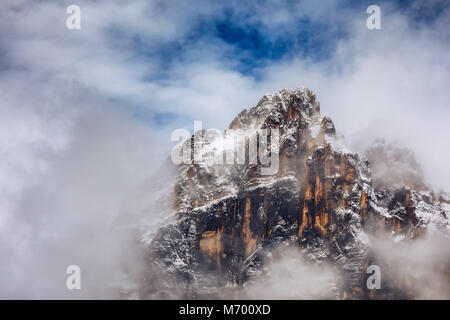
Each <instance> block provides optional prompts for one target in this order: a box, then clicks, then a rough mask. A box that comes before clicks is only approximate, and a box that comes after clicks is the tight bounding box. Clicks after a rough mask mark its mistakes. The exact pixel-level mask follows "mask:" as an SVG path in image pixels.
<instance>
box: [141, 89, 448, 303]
mask: <svg viewBox="0 0 450 320" xmlns="http://www.w3.org/2000/svg"><path fill="white" fill-rule="evenodd" d="M229 128H230V129H234V130H236V129H239V130H241V131H240V132H245V134H248V135H249V136H251V135H252V133H253V132H256V131H257V130H260V129H266V130H268V131H269V132H271V130H277V131H278V132H279V168H278V171H277V172H276V173H275V174H273V175H262V174H261V166H260V165H254V164H239V165H231V164H228V165H226V164H212V165H206V164H195V163H194V161H193V159H194V158H193V157H192V158H191V160H192V161H191V162H190V163H188V164H183V165H180V166H179V168H178V170H179V175H178V180H177V182H176V184H175V187H174V207H175V208H176V212H175V213H174V218H173V219H172V220H170V221H169V222H167V223H166V224H165V225H164V226H162V227H161V228H160V230H159V231H158V233H157V234H156V236H155V237H153V238H152V239H151V241H149V240H148V239H146V250H147V270H146V272H145V279H144V280H143V285H142V288H141V292H140V296H141V297H142V298H192V299H195V298H224V297H225V298H236V297H246V295H245V290H244V289H245V287H246V285H247V284H248V283H251V282H252V281H258V277H270V274H268V273H267V272H266V271H267V270H266V269H265V263H266V261H268V257H270V256H271V252H272V250H274V249H275V248H279V247H280V246H289V247H292V246H295V247H296V248H298V250H299V252H300V253H301V255H302V257H304V258H305V259H306V260H302V262H301V263H305V262H304V261H307V262H308V263H311V264H316V265H321V264H330V265H333V266H334V267H335V268H336V269H337V270H338V274H337V275H336V277H335V280H331V281H330V284H329V286H330V290H329V291H327V294H326V295H325V296H321V297H322V298H323V297H325V298H332V299H341V298H344V299H345V298H349V299H354V298H355V299H358V298H386V297H387V298H404V297H408V294H407V293H404V292H402V291H401V289H398V288H396V287H395V286H386V289H385V290H369V289H367V287H366V279H367V276H368V275H367V274H366V270H367V268H368V266H369V265H370V264H372V263H376V262H377V261H376V257H375V256H374V253H373V252H372V251H371V249H370V239H369V237H368V235H370V234H387V235H389V236H397V237H398V238H401V239H402V240H404V241H408V240H411V241H412V240H413V239H415V238H417V237H419V236H420V234H421V233H422V232H423V230H424V229H426V228H427V226H428V225H430V224H433V225H434V226H437V228H440V229H442V230H443V232H446V230H448V222H449V220H448V217H449V203H450V197H449V196H448V195H447V194H444V193H442V194H440V195H438V196H436V195H435V194H434V193H433V192H432V191H431V189H430V188H429V187H427V186H426V185H425V184H424V183H423V181H422V180H423V179H422V174H421V171H420V168H419V166H418V164H417V163H416V162H415V160H414V158H413V156H412V155H411V154H410V153H409V152H408V151H407V150H402V149H395V148H393V147H391V146H386V145H385V144H384V143H383V142H381V141H378V142H376V144H374V146H373V147H372V148H371V149H370V150H368V152H367V157H366V156H363V155H360V154H357V153H353V152H351V151H349V150H348V149H347V148H346V147H345V145H344V141H343V138H342V137H340V136H339V134H338V133H337V132H336V129H335V127H334V124H333V122H332V120H331V119H330V118H328V117H323V116H321V114H320V105H319V103H318V101H317V99H316V96H315V94H314V93H313V92H311V91H310V90H308V89H296V90H280V91H279V92H277V93H275V94H273V95H266V96H264V97H263V98H262V99H261V100H260V101H259V103H258V104H257V105H256V106H255V107H253V108H251V109H250V110H248V111H247V110H244V111H242V112H241V113H240V114H239V115H238V116H237V117H236V118H235V119H234V120H233V121H232V123H231V125H230V127H229ZM197 135H202V136H203V142H204V143H203V144H201V145H200V146H198V145H196V143H197V142H196V141H197V140H196V137H197ZM271 143H274V141H271ZM212 144H213V142H212V139H209V137H208V133H207V132H206V131H202V132H197V133H195V134H194V136H193V137H192V138H191V139H188V140H187V141H186V142H185V145H188V146H194V145H196V146H197V147H198V148H197V152H200V153H203V152H205V153H206V151H208V150H211V145H212ZM215 150H216V151H217V148H216V149H215ZM219 152H222V150H221V149H220V148H219ZM369 160H370V161H369ZM372 161H373V163H374V166H375V167H374V169H375V171H374V174H375V175H374V176H375V177H376V183H375V182H374V183H372V176H373V173H372V172H371V166H372ZM396 166H397V167H398V168H401V169H402V170H398V168H397V167H396ZM269 260H270V259H269ZM299 263H300V262H299ZM293 297H294V298H295V296H293ZM273 298H277V297H273Z"/></svg>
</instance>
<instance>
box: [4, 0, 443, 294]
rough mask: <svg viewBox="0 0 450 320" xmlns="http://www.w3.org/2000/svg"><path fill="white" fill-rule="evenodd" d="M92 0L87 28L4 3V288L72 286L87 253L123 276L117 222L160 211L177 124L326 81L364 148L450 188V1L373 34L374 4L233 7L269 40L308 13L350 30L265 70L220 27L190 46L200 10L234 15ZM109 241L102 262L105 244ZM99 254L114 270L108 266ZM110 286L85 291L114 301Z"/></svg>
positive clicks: (213, 117) (325, 103) (343, 121)
mask: <svg viewBox="0 0 450 320" xmlns="http://www.w3.org/2000/svg"><path fill="white" fill-rule="evenodd" d="M78 3H79V5H80V7H81V9H82V29H81V30H77V31H70V30H67V29H66V27H65V19H66V17H67V14H66V13H65V5H64V4H63V3H53V2H50V1H42V2H38V3H33V2H31V1H2V2H1V4H0V7H1V10H0V69H1V70H2V71H4V72H2V74H1V75H0V101H1V103H0V112H1V118H0V155H1V159H2V161H1V162H0V204H1V205H0V231H1V234H0V237H1V238H2V243H4V245H2V246H1V248H0V251H1V255H2V257H7V258H5V259H3V260H4V261H7V262H6V263H5V264H3V265H2V267H1V268H2V269H1V275H2V276H1V277H2V279H1V282H2V283H8V285H6V286H2V289H1V291H0V295H1V296H7V297H10V296H15V297H50V296H57V295H60V294H62V295H63V296H64V294H67V292H65V291H64V292H63V293H61V291H60V287H58V286H59V285H60V283H63V284H64V283H65V282H64V281H65V280H64V279H65V274H61V278H58V280H57V281H55V282H52V280H51V277H52V274H58V272H63V271H61V270H62V269H61V267H62V266H63V265H64V264H66V263H73V261H71V259H70V257H73V256H75V257H77V259H80V260H82V261H83V263H86V264H87V265H89V268H90V269H91V270H93V271H92V276H93V277H97V276H98V275H104V277H103V278H102V277H101V276H99V277H98V278H99V279H101V281H100V282H99V283H105V282H108V281H109V280H110V279H114V278H116V277H117V276H118V275H119V274H122V273H121V270H122V268H121V263H122V262H123V260H124V259H123V258H124V257H123V248H124V246H125V247H127V248H129V246H128V245H129V244H130V241H132V239H130V237H129V234H128V233H127V232H124V236H117V237H116V233H115V231H111V226H112V223H113V221H117V220H115V219H119V220H120V221H122V220H121V219H122V218H123V219H125V220H127V217H129V215H128V213H132V214H139V213H141V212H143V211H144V212H145V211H146V208H149V207H151V205H152V201H153V197H152V196H151V195H148V194H147V193H146V191H145V190H146V188H148V179H149V177H150V176H151V174H152V173H153V171H154V170H157V169H158V166H157V164H158V163H160V162H161V161H162V160H163V159H165V157H166V156H168V154H165V153H164V152H168V149H169V147H170V145H169V143H168V141H169V137H170V135H169V133H170V131H171V130H173V129H175V128H177V127H179V126H185V127H187V128H188V129H190V130H192V127H191V126H192V120H194V119H199V120H203V123H204V125H205V126H207V127H217V128H225V127H226V126H227V125H228V124H229V122H231V120H232V118H233V117H234V116H235V115H237V114H238V113H239V112H240V111H241V110H242V109H243V108H245V107H251V106H253V105H255V104H256V103H257V101H258V100H259V98H260V97H261V96H262V95H263V94H265V93H269V92H274V91H276V90H278V89H280V88H282V87H297V86H306V87H310V88H311V89H313V90H315V91H316V92H317V93H318V97H319V100H320V101H321V105H322V113H324V114H327V115H330V116H331V117H332V119H333V120H334V121H335V124H336V127H337V129H338V130H339V131H341V132H342V133H344V134H345V135H346V137H347V138H348V139H349V141H350V143H352V144H353V145H356V146H357V145H358V144H363V145H364V144H366V143H367V142H370V141H371V140H372V138H375V137H376V136H384V137H386V138H387V140H391V141H395V142H398V143H400V144H403V145H406V146H408V147H411V148H412V149H413V150H414V151H415V153H416V156H417V157H418V158H419V160H420V162H421V163H422V165H423V166H424V169H425V176H426V178H427V179H428V180H429V181H430V182H432V184H433V185H434V186H435V187H437V188H438V187H445V188H447V189H449V190H450V184H449V181H448V177H450V169H449V166H448V165H447V159H448V158H449V152H448V148H447V145H448V141H449V138H450V127H449V126H448V123H447V122H448V120H449V119H450V117H449V116H450V115H449V104H450V93H449V91H448V88H447V86H448V83H450V79H449V77H450V73H449V72H448V71H449V70H450V58H449V56H448V52H449V49H450V48H449V46H450V45H449V42H448V36H449V33H448V32H449V31H448V28H447V27H446V24H447V21H448V19H449V10H448V8H447V9H446V11H444V12H443V13H441V18H440V19H438V20H436V21H435V22H434V23H433V24H431V25H420V24H419V25H415V26H411V25H409V24H408V22H407V18H406V16H405V12H399V11H396V10H394V9H392V8H387V7H386V8H385V7H382V28H383V29H382V30H374V31H369V30H367V29H366V28H365V18H366V13H365V11H363V12H356V11H354V10H350V9H346V10H344V9H341V8H339V7H338V6H336V4H335V2H333V1H330V2H327V3H326V4H322V3H321V5H320V6H318V5H317V4H313V2H300V3H299V4H298V5H296V6H294V8H293V9H292V10H289V11H287V10H286V8H285V7H283V6H280V5H278V4H277V3H276V2H271V1H270V2H268V3H267V5H266V6H255V7H247V6H244V5H243V3H242V1H237V2H234V3H233V4H231V5H232V6H234V10H235V12H236V13H238V14H241V16H245V14H248V13H252V14H250V15H248V16H247V18H248V20H246V21H248V22H253V23H254V22H261V25H262V26H263V27H262V32H263V35H264V36H266V37H268V38H271V39H276V38H277V37H278V36H280V35H283V33H287V34H288V35H292V36H295V34H296V28H297V25H296V22H297V18H300V17H304V16H305V15H306V16H307V17H309V18H310V19H311V20H313V21H320V20H322V19H332V21H336V23H340V24H342V25H341V27H342V29H343V30H345V31H347V32H348V35H347V37H345V38H343V39H341V40H339V43H338V47H337V48H336V51H335V52H333V53H332V54H331V58H330V59H327V60H320V61H315V60H312V59H308V58H305V57H304V56H303V55H302V54H301V52H299V53H298V55H297V56H295V57H294V58H293V59H282V60H280V61H272V62H268V64H267V65H266V66H264V67H261V68H260V69H259V70H258V73H259V74H260V75H261V77H260V78H254V77H253V76H252V75H251V74H242V73H240V72H239V71H238V70H237V68H236V63H235V61H234V60H233V58H234V57H233V55H230V52H231V51H230V50H231V47H230V45H228V44H226V43H224V42H223V41H220V40H218V39H215V38H213V37H212V36H209V37H206V38H205V39H202V40H198V41H197V42H190V41H191V40H189V39H190V38H189V36H190V35H192V32H193V30H194V31H195V30H196V28H199V23H200V21H201V19H205V20H207V19H212V18H217V17H220V18H223V12H222V9H223V5H220V4H210V3H209V2H207V3H203V2H198V3H196V4H193V3H191V2H178V1H173V2H172V1H171V2H167V1H165V2H159V1H117V2H111V1H96V2H88V1H79V2H78ZM417 3H418V4H420V3H419V2H417ZM246 21H244V22H243V23H242V24H243V25H245V22H246ZM337 27H338V26H336V29H332V30H334V31H335V30H338V29H337ZM207 32H211V30H207ZM327 40H329V41H332V40H333V39H325V41H327ZM169 44H170V45H174V46H175V47H176V45H177V44H179V45H183V46H182V47H183V50H180V51H175V52H176V53H173V55H174V56H173V57H172V61H171V63H170V64H167V65H165V64H163V63H162V61H163V60H164V58H167V57H165V56H164V55H165V54H164V53H163V54H161V53H160V52H159V50H160V49H161V48H162V47H163V46H168V45H169ZM138 48H139V50H138ZM166 50H169V51H168V52H169V53H170V46H169V47H168V49H166ZM161 74H162V75H163V76H161ZM137 111H138V112H139V113H140V114H144V117H143V118H144V119H145V116H146V115H147V114H148V115H149V117H150V118H151V117H152V116H154V115H155V114H158V113H166V112H169V113H171V114H174V115H177V116H178V118H176V119H175V120H174V122H172V123H170V124H168V125H164V126H160V127H152V125H153V124H152V122H150V123H147V124H145V123H144V120H139V119H138V118H136V117H133V116H132V114H133V113H134V112H137ZM145 125H147V127H145ZM154 151H158V154H157V155H155V154H154ZM148 159H150V160H148ZM143 190H144V191H143ZM124 213H125V214H124ZM149 216H150V217H151V216H152V215H151V214H149ZM104 222H107V223H106V224H105V225H103V223H104ZM74 225H76V227H73V226H74ZM66 230H68V231H66ZM75 239H80V240H78V241H79V242H77V241H76V240H75ZM122 240H123V242H122ZM61 247H64V248H66V249H64V250H65V251H64V250H63V249H62V248H61ZM84 248H87V249H84ZM101 248H104V249H105V251H104V252H103V254H104V256H98V255H97V254H96V252H97V251H96V250H100V249H101ZM69 260H70V262H69ZM49 261H50V262H51V263H46V262H49ZM100 262H103V263H105V264H108V265H114V266H115V267H113V268H110V269H111V270H112V271H111V272H109V271H108V272H107V273H106V274H105V273H104V272H103V269H104V268H103V266H104V265H105V264H102V263H100ZM99 263H100V264H99ZM36 268H37V269H36ZM89 268H88V269H89ZM106 269H108V268H106ZM36 270H39V272H40V273H42V274H43V275H44V276H43V278H42V279H39V278H36V276H35V273H36ZM94 270H95V271H94ZM94 274H95V276H94ZM46 277H47V278H46ZM6 279H7V280H8V281H6ZM61 279H63V282H60V280H61ZM102 281H103V282H102ZM98 288H99V287H91V288H90V290H86V291H85V292H86V294H87V295H88V296H102V297H105V296H110V294H111V292H99V291H98V290H99V289H98ZM64 297H66V296H64Z"/></svg>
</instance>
